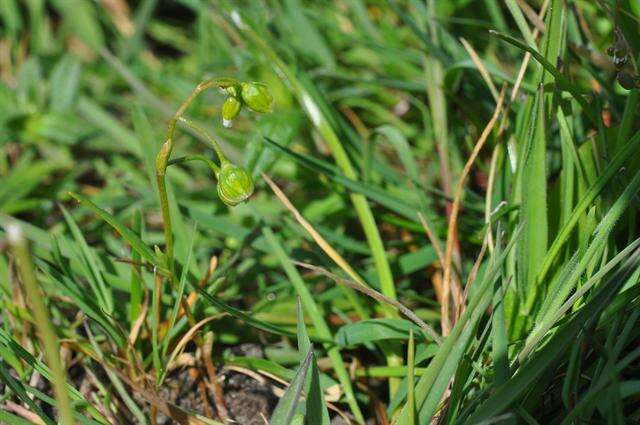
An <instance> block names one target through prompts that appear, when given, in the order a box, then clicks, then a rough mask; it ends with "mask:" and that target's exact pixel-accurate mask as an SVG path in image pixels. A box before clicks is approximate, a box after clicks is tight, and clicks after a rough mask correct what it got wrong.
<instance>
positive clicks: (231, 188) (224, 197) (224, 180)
mask: <svg viewBox="0 0 640 425" xmlns="http://www.w3.org/2000/svg"><path fill="white" fill-rule="evenodd" d="M252 193H253V179H252V178H251V175H250V174H249V173H248V172H247V170H245V169H244V168H242V167H238V166H237V165H234V164H232V163H230V162H224V163H223V164H222V166H221V167H220V171H219V172H218V197H219V198H220V200H221V201H222V202H224V203H225V204H227V205H229V206H230V207H233V206H235V205H238V204H239V203H240V202H244V201H246V200H247V199H248V198H249V197H250V196H251V194H252Z"/></svg>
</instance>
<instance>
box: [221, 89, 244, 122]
mask: <svg viewBox="0 0 640 425" xmlns="http://www.w3.org/2000/svg"><path fill="white" fill-rule="evenodd" d="M240 109H242V103H241V102H240V101H239V100H238V99H237V98H236V97H234V96H229V97H227V99H226V100H225V101H224V103H223V104H222V125H224V126H225V127H231V123H232V122H233V119H234V118H235V117H237V116H238V114H239V113H240Z"/></svg>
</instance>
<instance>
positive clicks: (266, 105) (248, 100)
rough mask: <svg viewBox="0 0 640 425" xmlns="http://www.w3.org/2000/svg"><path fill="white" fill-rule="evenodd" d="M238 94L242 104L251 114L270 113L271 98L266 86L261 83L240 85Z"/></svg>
mask: <svg viewBox="0 0 640 425" xmlns="http://www.w3.org/2000/svg"><path fill="white" fill-rule="evenodd" d="M240 94H241V96H242V100H243V101H244V103H245V104H246V105H247V106H248V107H249V109H251V110H252V111H253V112H260V113H265V112H270V111H271V105H272V104H273V97H272V96H271V93H269V89H268V88H267V86H265V85H264V84H261V83H242V84H241V89H240Z"/></svg>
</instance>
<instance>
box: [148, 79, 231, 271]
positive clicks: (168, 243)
mask: <svg viewBox="0 0 640 425" xmlns="http://www.w3.org/2000/svg"><path fill="white" fill-rule="evenodd" d="M239 83H240V82H239V81H238V80H236V79H234V78H213V79H210V80H206V81H203V82H201V83H200V84H198V85H197V86H196V88H195V89H193V91H192V92H191V93H190V94H189V96H188V97H187V99H186V100H185V101H184V102H182V104H181V105H180V107H179V108H178V110H177V111H176V113H175V114H174V116H173V117H172V118H171V120H170V121H169V126H168V128H167V135H166V138H165V142H164V143H163V144H162V147H161V148H160V152H158V155H157V156H156V180H157V182H158V196H159V198H160V210H161V211H162V221H163V223H164V243H165V262H166V265H167V267H168V269H169V271H170V272H171V274H173V271H174V264H173V230H172V226H171V211H170V209H169V198H168V196H167V184H166V173H167V166H169V161H170V159H171V151H172V150H173V140H174V135H175V132H176V127H177V125H178V121H182V122H184V123H185V124H187V125H188V126H190V127H191V128H193V129H194V130H196V131H199V132H202V133H203V134H205V135H207V133H206V132H205V131H204V130H202V128H200V127H199V126H197V125H195V124H193V123H192V122H191V121H189V120H187V119H185V118H183V117H182V115H183V114H184V113H185V112H186V110H187V108H188V107H189V106H190V105H191V104H192V103H193V101H194V100H195V99H196V98H197V97H198V95H199V94H200V93H202V92H203V91H205V90H207V89H209V88H211V87H218V88H226V87H231V86H235V85H238V84H239ZM207 140H208V141H209V142H211V143H212V147H213V148H214V150H215V151H216V154H217V155H218V157H219V158H220V161H221V162H223V158H224V155H223V154H222V151H221V150H220V147H219V146H218V144H217V143H216V142H215V140H213V138H211V137H209V136H208V135H207ZM224 160H226V159H224Z"/></svg>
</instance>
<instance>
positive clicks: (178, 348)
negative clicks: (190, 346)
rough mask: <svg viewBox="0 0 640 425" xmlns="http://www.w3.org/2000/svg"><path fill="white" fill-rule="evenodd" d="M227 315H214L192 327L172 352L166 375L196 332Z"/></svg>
mask: <svg viewBox="0 0 640 425" xmlns="http://www.w3.org/2000/svg"><path fill="white" fill-rule="evenodd" d="M226 315H227V313H220V314H216V315H213V316H209V317H207V318H204V319H202V320H201V321H199V322H198V323H196V324H195V326H192V327H191V328H190V329H189V330H188V331H187V333H185V334H184V335H183V336H182V338H180V341H178V343H177V344H176V346H175V348H174V349H173V351H172V352H171V356H170V357H169V360H168V361H167V365H166V367H165V373H166V371H169V370H171V364H172V363H173V361H174V359H175V358H176V357H177V356H178V354H180V353H181V352H182V350H183V349H184V347H185V346H186V345H187V343H188V342H189V341H191V338H193V336H194V335H195V334H196V332H198V330H199V329H200V328H202V327H203V326H204V325H206V324H207V323H209V322H211V321H212V320H216V319H219V318H221V317H223V316H226Z"/></svg>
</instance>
